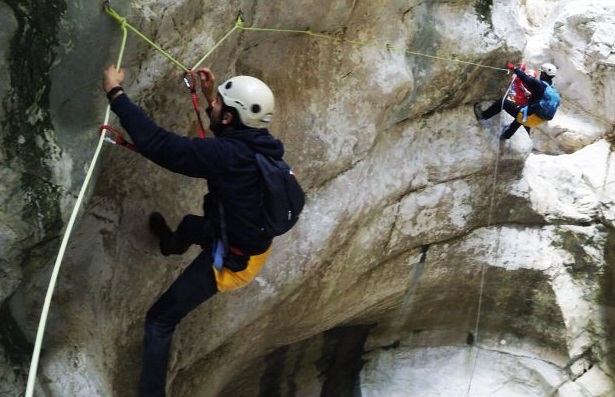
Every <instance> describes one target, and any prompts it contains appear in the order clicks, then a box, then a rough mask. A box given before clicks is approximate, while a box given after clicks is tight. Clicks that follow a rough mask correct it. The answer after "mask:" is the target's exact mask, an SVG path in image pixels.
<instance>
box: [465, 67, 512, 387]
mask: <svg viewBox="0 0 615 397" xmlns="http://www.w3.org/2000/svg"><path fill="white" fill-rule="evenodd" d="M513 81H514V77H513ZM511 88H512V82H511V83H510V84H509V86H508V90H506V93H505V94H504V97H502V107H501V109H500V114H502V112H503V110H504V101H505V100H506V97H507V96H508V94H509V93H510V90H511ZM506 114H508V113H506ZM502 119H503V117H502V116H500V125H499V130H498V134H497V136H496V138H495V140H496V145H497V147H496V155H495V166H494V170H493V182H492V188H491V199H490V202H489V213H488V216H487V227H490V226H491V222H492V217H493V209H494V208H495V193H496V190H495V189H496V184H497V176H498V168H499V164H500V142H501V141H500V135H501V134H502V126H503V124H504V123H502ZM499 249H500V233H499V232H498V237H497V239H496V243H495V259H496V260H497V255H498V250H499ZM484 289H485V263H484V262H483V263H482V264H481V267H480V288H479V293H478V307H477V310H476V324H475V326H474V344H475V345H476V344H477V343H478V333H479V331H480V319H481V311H482V307H483V293H484ZM475 351H476V353H475V354H474V362H473V364H472V372H471V374H470V382H469V383H468V389H467V390H466V396H469V395H470V390H471V389H472V381H473V380H474V373H475V372H476V365H477V363H478V353H479V349H478V347H475Z"/></svg>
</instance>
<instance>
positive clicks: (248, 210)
mask: <svg viewBox="0 0 615 397" xmlns="http://www.w3.org/2000/svg"><path fill="white" fill-rule="evenodd" d="M111 109H112V110H113V112H114V113H115V114H117V115H118V117H119V119H120V122H121V124H122V126H123V127H124V129H125V130H126V131H127V132H128V134H129V135H130V138H131V139H132V141H133V143H134V144H135V146H136V147H137V149H138V150H139V153H141V154H142V155H143V156H145V157H146V158H148V159H149V160H151V161H153V162H154V163H156V164H158V165H160V166H161V167H164V168H166V169H168V170H170V171H173V172H177V173H179V174H183V175H187V176H190V177H194V178H204V179H206V180H207V187H208V190H209V193H208V194H207V195H206V196H205V199H204V203H203V209H204V211H205V216H206V217H207V218H208V219H209V220H210V222H209V223H210V225H209V227H210V228H211V229H209V230H206V231H204V232H205V233H212V234H213V237H218V238H220V219H219V210H218V203H217V201H216V200H220V201H221V202H222V204H223V207H224V213H225V219H226V228H227V237H228V243H229V245H231V246H234V247H237V248H239V249H240V250H242V251H243V252H244V253H245V254H248V255H256V254H259V253H262V252H264V251H265V250H266V249H267V248H268V247H269V245H271V238H269V237H266V236H264V235H263V234H262V233H259V232H258V231H257V230H255V229H254V228H250V227H247V226H246V225H245V224H244V223H243V221H242V220H241V219H245V220H247V221H249V222H251V223H253V224H256V225H261V224H264V221H263V219H262V217H263V214H262V211H261V210H260V207H259V203H260V200H261V194H262V190H261V177H260V174H259V171H258V166H257V165H256V159H255V157H254V152H255V151H257V152H259V153H263V154H265V155H268V156H272V157H274V158H282V156H283V154H284V146H283V145H282V142H281V141H280V140H278V139H276V138H274V137H273V136H272V135H271V134H270V133H269V131H268V130H266V129H247V130H232V131H230V132H228V133H225V134H224V135H223V136H222V137H216V138H206V139H203V138H189V137H185V136H181V135H177V134H174V133H172V132H169V131H166V130H165V129H163V128H162V127H160V126H158V125H157V124H156V123H155V122H154V121H153V120H151V119H150V118H149V117H148V116H147V115H146V114H145V113H144V112H143V111H142V110H141V108H139V107H138V106H137V105H135V104H134V103H133V102H132V101H131V100H130V99H129V98H128V95H126V94H121V95H119V96H118V97H116V98H115V99H114V100H113V102H112V103H111ZM235 214H238V215H239V216H240V218H237V217H235V216H234V215H235Z"/></svg>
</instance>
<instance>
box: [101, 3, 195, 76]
mask: <svg viewBox="0 0 615 397" xmlns="http://www.w3.org/2000/svg"><path fill="white" fill-rule="evenodd" d="M105 11H106V12H107V14H109V15H110V16H111V17H113V18H114V19H115V20H116V21H118V22H119V23H120V25H121V26H122V27H124V28H128V29H130V30H132V31H133V32H134V33H135V34H136V35H137V36H139V37H140V38H141V39H142V40H143V41H145V42H146V43H147V44H149V45H150V46H152V47H153V48H154V49H156V51H158V52H159V53H161V54H162V55H164V56H165V57H166V58H167V59H168V60H169V61H171V62H172V63H173V64H175V65H176V66H177V67H179V68H180V69H181V70H183V71H184V72H188V71H189V69H188V68H187V67H185V66H184V65H183V64H182V63H181V62H179V61H178V60H176V59H175V58H173V57H172V56H171V54H169V53H168V52H166V51H165V50H163V49H162V47H160V46H159V45H158V44H156V43H154V42H153V41H152V40H150V39H148V38H147V37H146V36H145V35H144V34H143V33H141V32H139V30H137V29H136V28H135V27H134V26H132V25H131V24H129V23H128V22H127V21H126V18H124V17H122V16H121V15H120V14H118V13H117V12H116V11H115V10H114V9H113V8H111V6H109V5H107V6H105Z"/></svg>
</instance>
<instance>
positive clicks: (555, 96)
mask: <svg viewBox="0 0 615 397" xmlns="http://www.w3.org/2000/svg"><path fill="white" fill-rule="evenodd" d="M542 84H544V85H545V92H544V94H543V96H542V99H541V100H540V101H539V102H538V106H536V115H537V116H538V117H540V118H541V119H543V120H553V117H554V116H555V112H557V108H558V107H559V103H560V100H561V98H560V95H559V92H558V91H557V90H556V89H555V87H553V86H552V85H551V84H549V83H547V82H544V81H543V82H542Z"/></svg>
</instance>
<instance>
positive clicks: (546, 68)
mask: <svg viewBox="0 0 615 397" xmlns="http://www.w3.org/2000/svg"><path fill="white" fill-rule="evenodd" d="M540 71H541V72H543V73H544V74H546V75H547V76H551V77H554V76H555V75H556V74H557V68H556V67H555V65H554V64H552V63H543V64H542V66H541V67H540Z"/></svg>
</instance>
